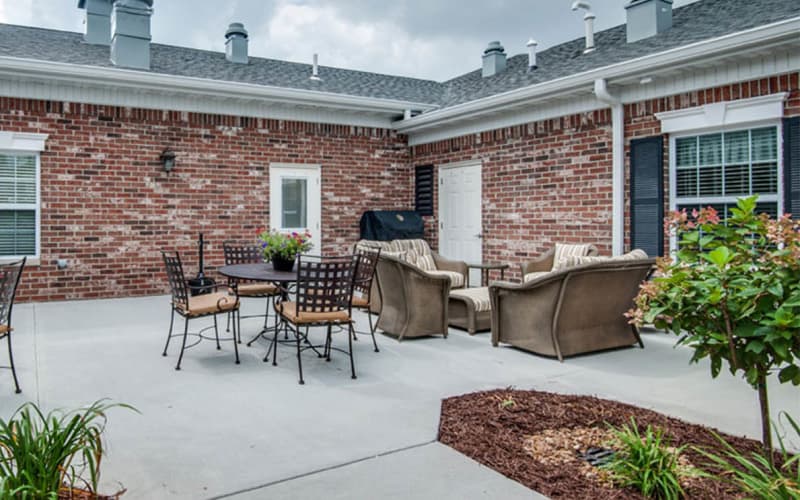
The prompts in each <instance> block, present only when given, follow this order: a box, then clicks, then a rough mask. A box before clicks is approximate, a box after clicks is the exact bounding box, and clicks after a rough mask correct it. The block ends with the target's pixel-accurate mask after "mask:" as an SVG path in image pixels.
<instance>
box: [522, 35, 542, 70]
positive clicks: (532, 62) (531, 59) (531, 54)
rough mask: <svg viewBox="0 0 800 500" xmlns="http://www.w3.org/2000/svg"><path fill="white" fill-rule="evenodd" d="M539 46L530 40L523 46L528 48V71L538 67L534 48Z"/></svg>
mask: <svg viewBox="0 0 800 500" xmlns="http://www.w3.org/2000/svg"><path fill="white" fill-rule="evenodd" d="M537 45H539V42H537V41H536V40H534V39H533V38H531V39H530V40H528V43H527V44H526V45H525V46H526V47H528V71H533V70H535V69H536V68H538V67H539V66H537V65H536V46H537Z"/></svg>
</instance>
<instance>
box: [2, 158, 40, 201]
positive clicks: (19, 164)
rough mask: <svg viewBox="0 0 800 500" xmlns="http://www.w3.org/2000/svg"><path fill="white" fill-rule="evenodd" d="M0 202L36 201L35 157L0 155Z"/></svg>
mask: <svg viewBox="0 0 800 500" xmlns="http://www.w3.org/2000/svg"><path fill="white" fill-rule="evenodd" d="M0 203H36V157H35V156H10V155H0Z"/></svg>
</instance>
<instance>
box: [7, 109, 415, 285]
mask: <svg viewBox="0 0 800 500" xmlns="http://www.w3.org/2000/svg"><path fill="white" fill-rule="evenodd" d="M0 130H4V131H12V132H35V133H44V134H49V136H50V137H49V138H48V140H47V143H46V150H45V151H44V152H43V153H42V155H41V200H42V212H41V241H42V244H41V265H40V266H38V267H33V266H32V267H30V268H28V269H27V270H26V272H25V275H24V279H23V280H22V284H21V289H20V298H21V299H22V300H60V299H78V298H95V297H115V296H130V295H145V294H154V293H163V292H165V291H166V289H167V288H166V281H165V275H164V273H163V264H162V262H161V256H160V253H159V250H160V249H177V250H180V251H181V254H182V257H183V260H184V264H185V266H184V267H185V271H186V273H187V275H193V274H194V273H196V271H197V268H196V262H197V255H196V245H195V240H196V238H197V234H198V233H199V232H200V231H203V232H204V233H205V236H206V239H207V240H208V241H209V242H210V245H209V246H208V252H207V259H206V260H207V265H208V266H209V267H211V268H214V267H216V266H218V265H220V264H221V263H222V262H223V258H222V241H223V240H225V239H247V240H252V239H253V235H254V234H255V231H256V230H257V229H258V228H261V227H264V226H267V225H269V178H268V177H269V176H268V173H269V165H270V163H272V162H281V163H300V164H302V163H312V164H320V165H322V193H323V195H322V196H323V199H322V225H323V233H322V240H323V248H322V251H324V252H326V253H327V252H341V251H346V250H347V249H349V248H350V247H351V246H352V244H353V243H354V242H355V241H356V240H357V238H358V219H359V216H360V215H361V213H362V212H363V211H364V210H367V209H379V208H387V209H388V208H405V207H407V206H408V205H407V204H408V201H409V199H410V197H411V182H412V180H411V176H410V175H409V170H408V168H409V160H408V155H409V153H408V148H407V140H406V138H405V137H403V136H397V135H395V134H393V133H392V132H391V131H388V130H381V129H371V128H359V127H349V126H337V125H322V124H310V123H297V122H285V121H277V120H262V119H252V118H240V117H231V116H217V115H204V114H194V113H180V112H170V111H151V110H142V109H131V108H120V107H108V106H93V105H84V104H74V103H62V102H51V101H35V100H21V99H7V98H0ZM166 147H170V148H172V149H173V150H174V151H175V152H176V153H177V166H176V168H175V171H174V172H172V173H171V174H166V173H164V172H163V171H162V169H161V163H160V161H159V155H160V153H161V152H162V151H163V150H164V149H165V148H166ZM58 258H63V259H68V260H69V262H70V266H69V268H68V269H66V270H63V271H62V270H58V269H56V266H55V260H56V259H58Z"/></svg>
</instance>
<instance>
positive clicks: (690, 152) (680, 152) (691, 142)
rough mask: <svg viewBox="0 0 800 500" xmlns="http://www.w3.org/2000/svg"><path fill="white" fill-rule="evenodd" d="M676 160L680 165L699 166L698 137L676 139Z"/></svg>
mask: <svg viewBox="0 0 800 500" xmlns="http://www.w3.org/2000/svg"><path fill="white" fill-rule="evenodd" d="M675 162H676V165H677V166H679V167H694V166H697V137H684V138H682V139H676V140H675Z"/></svg>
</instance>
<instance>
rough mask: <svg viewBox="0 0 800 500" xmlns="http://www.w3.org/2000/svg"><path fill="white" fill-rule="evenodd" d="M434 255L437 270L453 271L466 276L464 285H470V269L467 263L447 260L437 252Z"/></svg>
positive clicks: (432, 253)
mask: <svg viewBox="0 0 800 500" xmlns="http://www.w3.org/2000/svg"><path fill="white" fill-rule="evenodd" d="M431 255H433V262H434V263H436V269H438V270H440V271H453V272H456V273H459V274H461V275H463V276H464V283H468V282H469V281H468V280H467V278H468V277H469V268H468V267H467V263H466V262H463V261H460V260H450V259H445V258H444V257H442V256H441V255H439V254H438V253H436V252H433V251H432V252H431Z"/></svg>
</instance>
